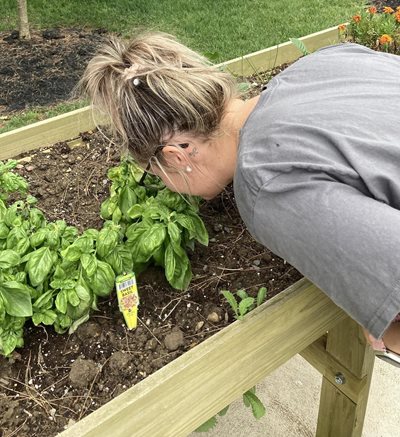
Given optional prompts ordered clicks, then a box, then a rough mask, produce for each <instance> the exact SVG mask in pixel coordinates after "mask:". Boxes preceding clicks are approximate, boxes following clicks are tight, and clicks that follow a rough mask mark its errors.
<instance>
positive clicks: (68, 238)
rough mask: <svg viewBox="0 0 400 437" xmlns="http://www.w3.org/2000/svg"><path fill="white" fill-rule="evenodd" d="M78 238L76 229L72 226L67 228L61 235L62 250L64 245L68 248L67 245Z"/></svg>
mask: <svg viewBox="0 0 400 437" xmlns="http://www.w3.org/2000/svg"><path fill="white" fill-rule="evenodd" d="M77 237H78V229H76V228H75V227H74V226H67V227H66V228H65V229H64V231H63V233H62V245H63V249H64V245H66V247H67V246H68V244H67V243H69V244H72V243H73V242H74V241H75V240H76V238H77Z"/></svg>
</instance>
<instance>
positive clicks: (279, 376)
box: [190, 355, 400, 437]
mask: <svg viewBox="0 0 400 437" xmlns="http://www.w3.org/2000/svg"><path fill="white" fill-rule="evenodd" d="M320 388H321V375H320V373H319V372H318V371H316V370H315V369H314V368H313V367H312V366H311V365H310V364H308V363H307V361H305V360H304V359H303V358H302V357H300V356H299V355H296V356H295V357H293V358H292V359H291V360H289V361H288V362H287V363H285V364H284V365H283V366H281V367H280V368H279V369H277V370H276V371H275V372H273V373H272V374H271V375H270V376H268V377H267V378H266V379H265V380H264V381H263V382H262V383H261V384H259V385H258V386H257V395H258V396H259V397H260V399H261V400H262V401H263V402H264V405H265V406H266V409H267V412H266V414H265V416H264V417H263V418H262V419H261V420H259V421H257V420H256V419H254V418H253V415H252V413H251V411H250V409H247V408H246V407H245V406H244V405H243V402H242V401H241V400H239V401H236V402H235V403H233V404H232V405H231V406H230V408H229V410H228V412H227V414H226V415H225V416H224V417H219V418H218V424H217V426H216V427H215V428H214V429H213V430H212V431H209V432H207V433H192V434H190V437H202V436H204V437H288V436H290V437H313V436H314V435H315V429H316V423H317V415H318V403H319V394H320ZM338 437H339V436H338ZM342 437H343V436H342ZM362 437H400V369H397V368H395V367H393V366H391V365H389V364H387V363H384V362H383V361H381V360H379V359H376V362H375V368H374V375H373V378H372V385H371V391H370V397H369V402H368V408H367V415H366V419H365V422H364V430H363V434H362Z"/></svg>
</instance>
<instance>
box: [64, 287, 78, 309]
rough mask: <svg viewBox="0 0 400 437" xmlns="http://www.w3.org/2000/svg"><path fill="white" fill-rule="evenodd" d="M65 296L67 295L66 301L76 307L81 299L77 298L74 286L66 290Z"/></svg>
mask: <svg viewBox="0 0 400 437" xmlns="http://www.w3.org/2000/svg"><path fill="white" fill-rule="evenodd" d="M67 296H68V302H69V303H70V304H71V305H72V306H73V307H76V306H78V305H79V303H80V301H81V300H80V299H79V296H78V293H77V292H76V288H72V289H70V290H68V291H67Z"/></svg>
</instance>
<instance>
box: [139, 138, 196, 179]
mask: <svg viewBox="0 0 400 437" xmlns="http://www.w3.org/2000/svg"><path fill="white" fill-rule="evenodd" d="M166 145H167V144H166ZM166 145H165V146H166ZM165 146H164V145H163V144H160V145H159V146H157V148H156V150H155V152H154V154H153V156H152V157H151V158H153V157H155V156H157V155H158V153H160V152H161V150H162V149H163V148H164V147H165ZM177 146H178V147H180V148H181V149H187V148H188V147H189V143H182V144H177ZM151 158H150V159H149V162H148V163H147V166H146V168H145V170H144V172H143V174H142V177H141V178H140V181H139V185H142V186H143V184H144V180H145V178H146V176H147V175H148V173H149V170H150V167H151Z"/></svg>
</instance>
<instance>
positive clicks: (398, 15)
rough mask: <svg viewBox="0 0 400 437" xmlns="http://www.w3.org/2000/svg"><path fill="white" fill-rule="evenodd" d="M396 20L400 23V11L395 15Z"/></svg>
mask: <svg viewBox="0 0 400 437" xmlns="http://www.w3.org/2000/svg"><path fill="white" fill-rule="evenodd" d="M394 18H395V19H396V21H397V22H399V23H400V9H399V10H398V11H397V12H396V13H395V14H394Z"/></svg>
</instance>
